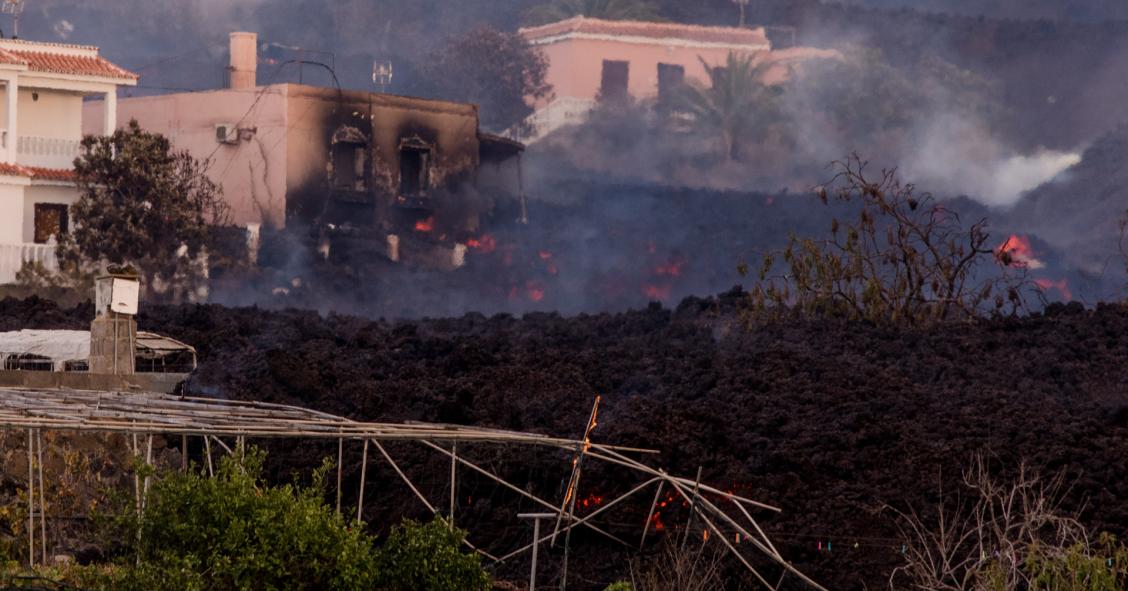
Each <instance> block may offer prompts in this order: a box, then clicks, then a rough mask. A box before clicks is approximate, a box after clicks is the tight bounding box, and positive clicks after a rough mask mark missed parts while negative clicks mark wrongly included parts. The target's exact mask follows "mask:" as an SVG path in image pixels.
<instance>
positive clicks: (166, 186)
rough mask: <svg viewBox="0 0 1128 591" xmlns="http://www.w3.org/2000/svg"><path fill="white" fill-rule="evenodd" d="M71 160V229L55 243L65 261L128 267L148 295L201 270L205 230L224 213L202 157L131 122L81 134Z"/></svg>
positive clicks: (173, 289)
mask: <svg viewBox="0 0 1128 591" xmlns="http://www.w3.org/2000/svg"><path fill="white" fill-rule="evenodd" d="M74 166H75V172H76V173H77V178H78V187H79V191H80V192H81V197H80V198H79V200H78V202H77V203H75V204H74V205H73V206H72V207H71V213H72V216H73V217H74V221H75V224H74V226H75V227H74V229H73V230H72V231H71V232H70V233H69V234H64V235H63V237H62V239H61V240H60V242H59V246H58V249H57V252H58V255H59V260H60V261H62V262H63V263H64V265H65V266H69V267H71V268H72V269H74V268H76V267H80V266H81V265H82V263H83V262H88V263H89V262H93V263H99V262H104V263H111V264H115V265H128V266H133V267H135V268H136V269H138V270H139V271H140V272H141V274H142V275H143V276H144V278H145V280H146V287H147V289H148V290H149V291H150V292H151V293H158V294H160V293H165V294H168V295H169V297H170V298H171V299H177V298H178V297H179V296H181V295H183V293H182V292H184V291H185V289H186V288H185V287H184V286H185V285H186V284H190V283H191V282H192V281H194V280H196V279H198V278H199V277H200V276H201V275H204V274H205V273H206V271H205V270H204V269H203V268H202V267H201V265H200V264H199V259H200V258H201V257H200V255H201V254H202V253H203V252H204V250H205V245H206V244H207V241H208V237H209V228H210V226H211V225H212V224H222V223H224V222H225V221H226V219H227V217H226V216H227V208H226V205H225V204H224V202H223V201H222V199H221V197H220V192H221V190H220V187H219V186H218V185H216V184H215V183H214V182H212V181H211V179H209V178H208V176H207V174H206V173H207V163H205V162H200V161H198V160H196V159H195V158H193V157H192V156H191V154H189V153H188V152H187V151H180V152H175V151H173V149H172V146H171V144H170V143H169V140H168V138H166V137H164V136H163V135H160V134H157V133H150V132H147V131H143V130H142V129H141V127H140V125H138V124H137V121H136V120H134V121H130V122H129V126H128V128H126V129H119V130H117V131H115V132H114V133H113V135H110V136H86V137H85V138H83V140H82V147H81V153H80V155H79V157H78V158H77V159H75V162H74Z"/></svg>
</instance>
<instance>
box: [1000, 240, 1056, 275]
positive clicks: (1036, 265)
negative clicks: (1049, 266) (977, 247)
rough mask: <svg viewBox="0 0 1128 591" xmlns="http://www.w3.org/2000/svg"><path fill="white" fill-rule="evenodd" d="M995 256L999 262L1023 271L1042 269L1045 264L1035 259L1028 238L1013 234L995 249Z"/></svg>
mask: <svg viewBox="0 0 1128 591" xmlns="http://www.w3.org/2000/svg"><path fill="white" fill-rule="evenodd" d="M995 256H996V257H997V258H998V259H999V262H1001V263H1003V264H1004V265H1006V266H1008V267H1019V268H1023V269H1041V268H1042V267H1045V266H1046V265H1045V263H1043V262H1042V261H1039V260H1038V259H1036V258H1034V249H1033V248H1032V247H1031V246H1030V239H1029V238H1027V237H1026V236H1019V235H1018V234H1011V235H1010V238H1007V239H1006V241H1004V242H1003V243H1002V244H1000V245H999V246H998V248H996V249H995Z"/></svg>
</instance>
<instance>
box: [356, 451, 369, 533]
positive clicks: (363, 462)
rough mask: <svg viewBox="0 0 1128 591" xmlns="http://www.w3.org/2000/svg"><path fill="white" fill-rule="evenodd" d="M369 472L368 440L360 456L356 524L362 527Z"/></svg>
mask: <svg viewBox="0 0 1128 591" xmlns="http://www.w3.org/2000/svg"><path fill="white" fill-rule="evenodd" d="M367 472H368V440H367V439H365V440H364V453H363V454H362V455H361V456H360V495H359V496H358V498H357V500H356V523H357V525H360V515H361V513H363V512H364V477H365V474H366V473H367Z"/></svg>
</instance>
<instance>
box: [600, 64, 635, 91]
mask: <svg viewBox="0 0 1128 591" xmlns="http://www.w3.org/2000/svg"><path fill="white" fill-rule="evenodd" d="M630 71H631V64H630V62H617V61H612V60H603V80H602V82H601V84H600V87H599V98H601V99H620V98H624V97H626V96H627V82H628V81H629V79H630Z"/></svg>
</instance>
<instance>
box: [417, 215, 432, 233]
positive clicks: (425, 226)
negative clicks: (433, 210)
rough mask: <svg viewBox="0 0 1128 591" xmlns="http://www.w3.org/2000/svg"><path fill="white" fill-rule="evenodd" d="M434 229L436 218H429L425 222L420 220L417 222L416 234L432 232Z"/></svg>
mask: <svg viewBox="0 0 1128 591" xmlns="http://www.w3.org/2000/svg"><path fill="white" fill-rule="evenodd" d="M434 229H435V218H434V216H432V217H429V218H427V219H425V220H419V221H418V222H415V231H416V232H430V231H432V230H434Z"/></svg>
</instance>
